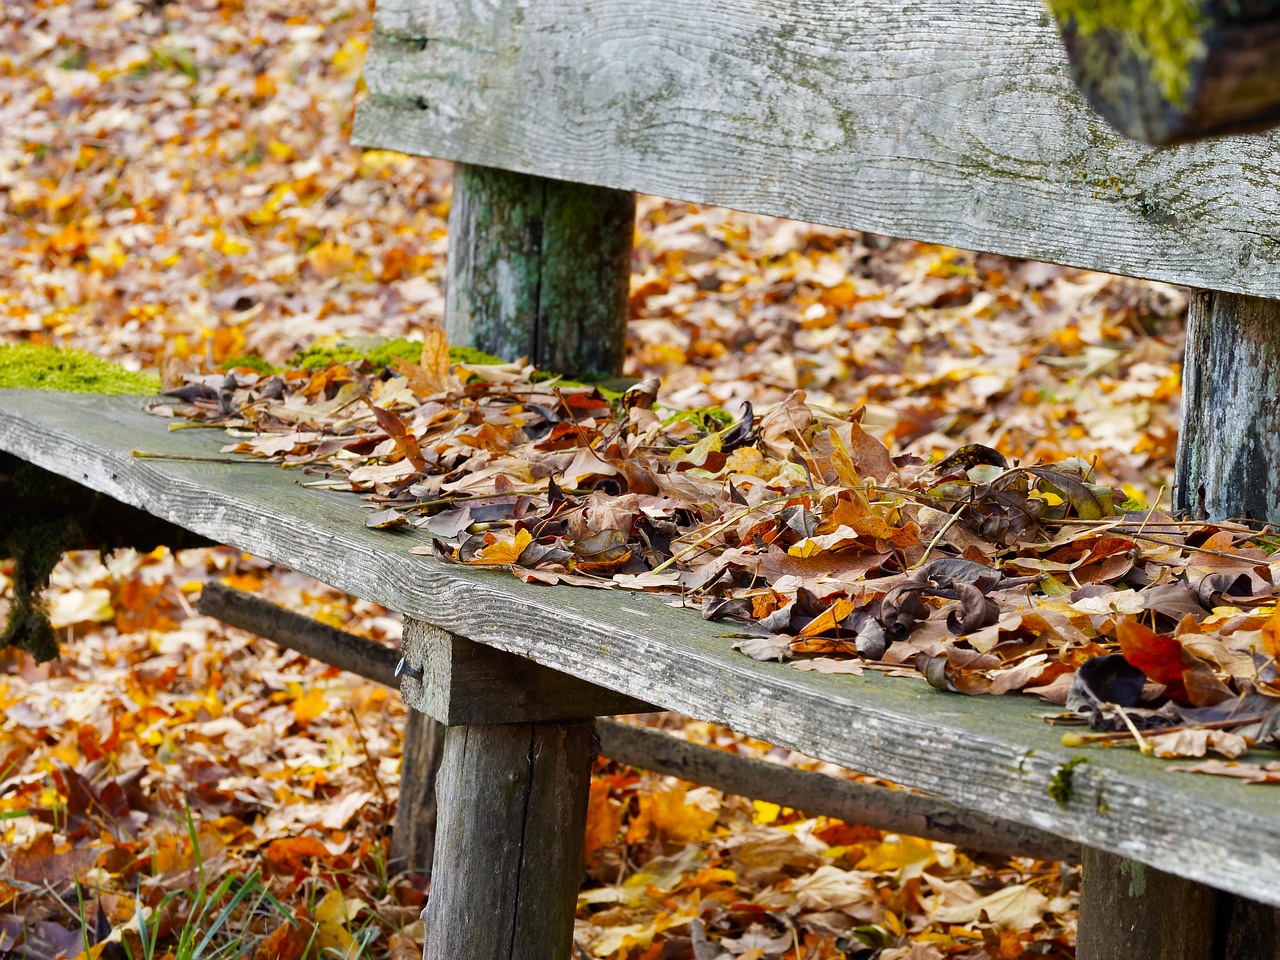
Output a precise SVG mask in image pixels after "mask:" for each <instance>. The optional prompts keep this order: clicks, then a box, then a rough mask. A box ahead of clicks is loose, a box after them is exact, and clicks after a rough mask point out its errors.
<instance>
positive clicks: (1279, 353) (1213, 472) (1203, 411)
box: [1174, 290, 1280, 523]
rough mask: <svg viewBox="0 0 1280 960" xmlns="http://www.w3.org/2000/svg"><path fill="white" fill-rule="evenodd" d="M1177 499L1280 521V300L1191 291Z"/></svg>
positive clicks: (1203, 511)
mask: <svg viewBox="0 0 1280 960" xmlns="http://www.w3.org/2000/svg"><path fill="white" fill-rule="evenodd" d="M1174 507H1175V508H1177V509H1178V510H1183V511H1186V512H1187V513H1190V514H1192V515H1205V516H1208V517H1209V518H1210V519H1214V520H1222V519H1226V518H1228V517H1249V518H1250V519H1253V520H1268V521H1271V522H1272V523H1280V301H1277V300H1268V299H1264V298H1262V297H1246V296H1243V295H1241V294H1235V293H1221V292H1218V291H1214V290H1196V291H1194V292H1193V294H1192V297H1191V304H1190V309H1189V311H1188V315H1187V358H1186V365H1185V367H1184V369H1183V375H1182V433H1181V435H1180V436H1179V440H1178V471H1177V479H1176V482H1175V484H1174Z"/></svg>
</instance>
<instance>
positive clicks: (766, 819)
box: [751, 800, 782, 823]
mask: <svg viewBox="0 0 1280 960" xmlns="http://www.w3.org/2000/svg"><path fill="white" fill-rule="evenodd" d="M751 805H752V806H753V807H755V810H756V815H755V821H756V823H773V821H775V820H777V819H778V814H780V813H782V807H781V806H779V805H778V804H776V803H770V802H769V801H768V800H753V801H751Z"/></svg>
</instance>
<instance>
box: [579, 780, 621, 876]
mask: <svg viewBox="0 0 1280 960" xmlns="http://www.w3.org/2000/svg"><path fill="white" fill-rule="evenodd" d="M623 809H624V808H623V806H622V804H621V803H619V802H618V801H617V800H613V799H611V798H610V797H609V784H608V782H607V781H604V780H592V781H591V795H590V797H589V798H588V799H587V842H586V846H585V847H584V848H583V850H582V859H583V860H587V859H588V858H590V856H591V855H592V854H593V853H595V852H596V851H597V850H599V849H600V848H601V847H605V846H608V845H609V844H611V843H613V841H614V840H615V839H617V836H618V832H619V831H620V830H621V829H622V814H623Z"/></svg>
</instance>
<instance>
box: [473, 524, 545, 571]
mask: <svg viewBox="0 0 1280 960" xmlns="http://www.w3.org/2000/svg"><path fill="white" fill-rule="evenodd" d="M531 543H533V534H531V533H530V532H529V531H528V530H521V531H520V532H519V533H517V534H516V538H515V540H514V541H507V540H496V541H495V542H493V543H491V544H489V545H488V546H487V547H485V548H484V549H483V550H481V551H480V552H479V553H477V554H476V560H477V562H479V563H515V562H516V561H517V560H519V559H520V554H522V553H524V548H525V547H527V546H528V545H529V544H531Z"/></svg>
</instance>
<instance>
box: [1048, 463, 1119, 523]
mask: <svg viewBox="0 0 1280 960" xmlns="http://www.w3.org/2000/svg"><path fill="white" fill-rule="evenodd" d="M1028 472H1029V473H1031V474H1032V475H1034V476H1035V477H1037V478H1039V480H1040V486H1041V488H1043V489H1046V490H1048V491H1049V492H1051V493H1056V494H1057V495H1058V496H1060V497H1062V499H1063V500H1066V501H1068V502H1069V503H1070V504H1071V508H1072V509H1073V510H1074V511H1075V515H1076V516H1077V517H1079V518H1080V519H1081V520H1100V519H1101V518H1102V517H1104V516H1107V515H1108V514H1110V513H1112V512H1114V511H1113V508H1112V505H1111V503H1110V502H1107V503H1103V501H1102V500H1101V499H1099V497H1098V496H1097V495H1096V494H1095V493H1094V492H1093V490H1092V489H1090V486H1089V484H1086V483H1085V482H1084V480H1083V479H1081V478H1080V477H1079V476H1076V475H1072V474H1070V473H1067V472H1066V471H1065V470H1056V469H1054V468H1053V467H1030V468H1028Z"/></svg>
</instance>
